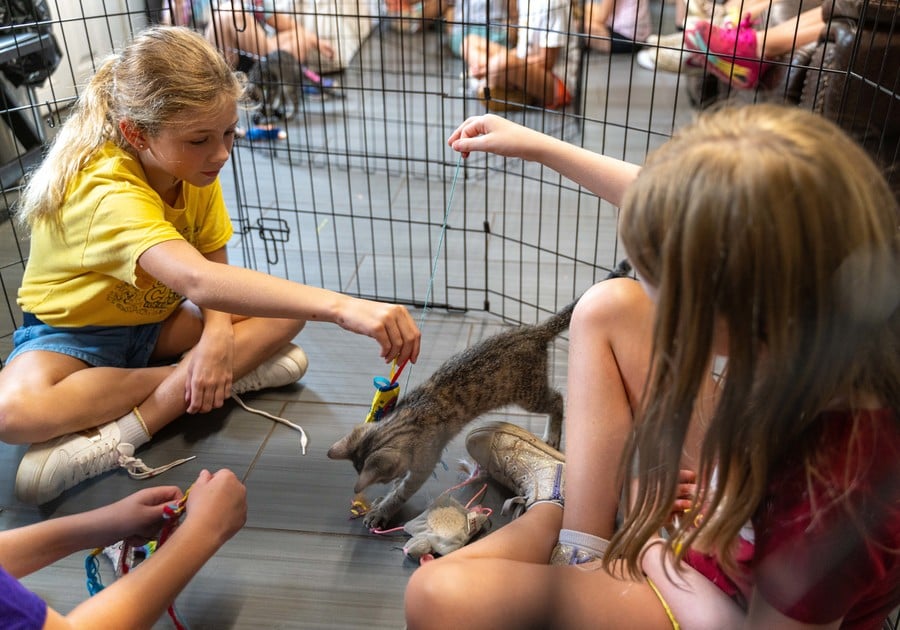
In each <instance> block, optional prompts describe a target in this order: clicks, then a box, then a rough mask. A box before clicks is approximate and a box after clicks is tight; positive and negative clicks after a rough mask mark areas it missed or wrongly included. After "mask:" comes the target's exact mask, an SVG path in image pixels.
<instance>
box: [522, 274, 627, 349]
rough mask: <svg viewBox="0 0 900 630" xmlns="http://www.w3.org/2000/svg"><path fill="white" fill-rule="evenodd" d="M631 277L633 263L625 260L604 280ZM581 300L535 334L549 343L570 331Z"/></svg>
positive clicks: (542, 323)
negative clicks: (575, 311) (567, 330)
mask: <svg viewBox="0 0 900 630" xmlns="http://www.w3.org/2000/svg"><path fill="white" fill-rule="evenodd" d="M630 275H631V263H629V262H628V259H627V258H623V259H622V260H620V261H619V263H618V264H617V265H616V266H615V268H614V269H613V270H612V271H610V272H609V274H607V276H606V278H604V280H609V279H610V278H627V277H630ZM580 299H581V296H578V298H577V299H575V300H574V301H572V302H570V303H569V304H567V305H566V306H564V307H563V308H562V309H561V310H559V311H558V312H557V313H556V314H555V315H552V316H551V317H550V318H548V319H546V320H545V321H543V322H541V323H540V324H538V325H537V326H536V327H535V332H536V333H537V334H538V335H542V336H544V337H545V338H546V339H547V340H548V341H549V340H550V339H553V338H554V337H556V336H557V335H558V334H560V333H561V332H563V331H564V330H566V329H568V328H569V322H571V321H572V312H573V311H574V310H575V305H576V304H578V300H580Z"/></svg>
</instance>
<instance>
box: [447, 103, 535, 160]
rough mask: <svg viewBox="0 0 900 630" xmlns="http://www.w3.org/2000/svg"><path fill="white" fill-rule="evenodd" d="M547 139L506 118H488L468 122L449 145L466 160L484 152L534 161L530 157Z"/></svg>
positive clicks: (457, 131) (461, 127) (456, 131)
mask: <svg viewBox="0 0 900 630" xmlns="http://www.w3.org/2000/svg"><path fill="white" fill-rule="evenodd" d="M547 138H548V136H545V135H544V134H542V133H540V132H538V131H534V130H533V129H529V128H527V127H523V126H522V125H519V124H517V123H514V122H512V121H509V120H507V119H506V118H501V117H500V116H495V115H494V114H485V115H483V116H472V117H470V118H467V119H466V120H465V121H464V122H463V124H461V125H460V126H459V127H457V128H456V130H455V131H454V132H453V133H451V134H450V137H449V138H448V139H447V144H448V145H449V146H450V148H452V149H453V150H454V151H458V152H460V153H462V156H463V157H464V158H465V157H469V154H470V153H471V152H472V151H483V152H485V153H494V154H496V155H502V156H505V157H517V158H522V159H526V160H530V159H532V157H530V156H531V155H533V154H534V153H535V152H536V151H540V148H539V147H540V145H541V144H542V143H544V142H545V141H546V139H547Z"/></svg>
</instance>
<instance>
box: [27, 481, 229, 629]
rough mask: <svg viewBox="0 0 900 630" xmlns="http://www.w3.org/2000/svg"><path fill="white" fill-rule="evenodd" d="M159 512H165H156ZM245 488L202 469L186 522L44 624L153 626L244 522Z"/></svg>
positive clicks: (49, 615) (53, 613)
mask: <svg viewBox="0 0 900 630" xmlns="http://www.w3.org/2000/svg"><path fill="white" fill-rule="evenodd" d="M158 513H159V514H161V513H162V512H161V511H160V512H158ZM246 515H247V503H246V490H245V488H244V486H243V484H241V482H240V481H239V480H238V479H237V477H235V476H234V474H233V473H231V472H230V471H228V470H222V471H219V472H217V473H216V474H215V475H212V474H210V473H209V472H207V471H203V472H202V473H201V474H200V477H199V478H198V479H197V481H196V482H195V483H194V486H193V488H192V490H191V496H190V499H189V501H188V504H187V513H186V516H185V519H184V521H183V522H182V524H181V525H180V526H179V527H178V529H176V530H175V532H174V533H173V534H172V536H171V537H170V538H169V539H168V541H166V543H165V544H164V545H162V546H160V547H159V548H158V549H157V551H156V552H155V553H154V554H153V555H152V556H150V558H148V559H147V560H146V561H145V562H143V563H141V565H140V566H139V567H138V568H136V569H135V570H134V571H131V572H129V573H128V574H127V575H125V576H124V577H122V578H120V579H119V580H117V581H115V582H113V583H112V584H110V585H108V586H107V587H106V588H104V589H103V590H102V591H100V592H99V593H97V594H96V595H95V596H93V597H91V598H90V599H87V600H85V601H84V602H82V603H81V604H79V605H78V606H77V607H76V608H75V609H74V610H73V611H72V612H71V613H69V614H68V615H67V616H65V617H63V616H62V615H60V614H59V613H57V612H56V611H53V610H48V611H47V622H46V623H45V625H44V627H45V628H47V629H50V630H57V629H59V628H129V629H137V628H150V627H152V626H153V624H154V623H155V622H156V621H157V620H158V619H159V618H160V617H161V616H162V615H163V613H164V612H165V610H166V608H168V606H169V605H170V604H171V603H172V602H173V601H174V600H175V597H176V596H177V595H178V593H179V592H181V591H182V590H183V589H184V587H185V586H187V584H188V582H190V580H191V578H193V577H194V575H196V574H197V572H198V571H199V570H200V568H201V567H202V566H203V565H204V564H205V563H206V561H207V560H209V559H210V558H211V557H212V556H213V554H215V552H216V551H217V550H218V549H219V548H220V547H221V546H222V545H223V544H225V542H226V541H228V539H230V538H231V537H232V536H233V535H234V534H235V533H237V531H238V530H240V528H241V527H242V526H243V524H244V521H245V520H246Z"/></svg>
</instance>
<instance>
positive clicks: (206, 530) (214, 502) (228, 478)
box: [175, 468, 247, 549]
mask: <svg viewBox="0 0 900 630" xmlns="http://www.w3.org/2000/svg"><path fill="white" fill-rule="evenodd" d="M246 521H247V489H246V488H245V487H244V484H243V483H241V481H240V479H238V478H237V477H236V476H235V474H234V473H233V472H231V471H230V470H228V469H227V468H223V469H222V470H219V471H218V472H216V473H214V474H213V473H210V472H209V471H208V470H203V471H201V472H200V476H199V477H197V480H196V481H195V482H194V484H193V485H192V486H191V490H190V495H189V496H188V500H187V506H186V514H185V517H184V520H183V521H182V524H181V527H179V529H178V530H177V531H176V532H175V534H176V535H177V534H178V533H180V532H181V530H183V529H187V530H188V531H193V532H195V533H196V534H198V535H199V536H198V537H200V538H204V539H206V540H208V541H209V542H210V543H211V544H213V545H215V548H216V549H217V548H218V547H220V546H221V545H222V544H224V543H225V541H227V540H228V539H230V538H231V537H232V536H234V535H235V534H236V533H237V532H238V531H240V529H241V528H242V527H243V526H244V523H245V522H246Z"/></svg>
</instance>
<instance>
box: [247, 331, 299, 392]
mask: <svg viewBox="0 0 900 630" xmlns="http://www.w3.org/2000/svg"><path fill="white" fill-rule="evenodd" d="M308 365H309V361H308V360H307V358H306V353H305V352H303V349H302V348H301V347H300V346H297V345H294V344H292V343H289V344H287V345H286V346H284V347H283V348H282V349H281V350H279V351H278V352H276V353H275V354H274V355H272V357H271V358H269V359H268V360H266V361H264V362H263V363H261V364H260V365H258V366H257V367H256V369H255V370H253V371H252V372H250V373H248V374H245V375H244V376H242V377H241V378H239V379H238V380H237V381H235V382H234V383H232V384H231V393H232V394H246V393H247V392H255V391H258V390H260V389H266V388H269V387H282V386H284V385H290V384H291V383H296V382H297V381H299V380H300V379H301V378H302V377H303V375H304V374H306V368H307V366H308Z"/></svg>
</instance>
